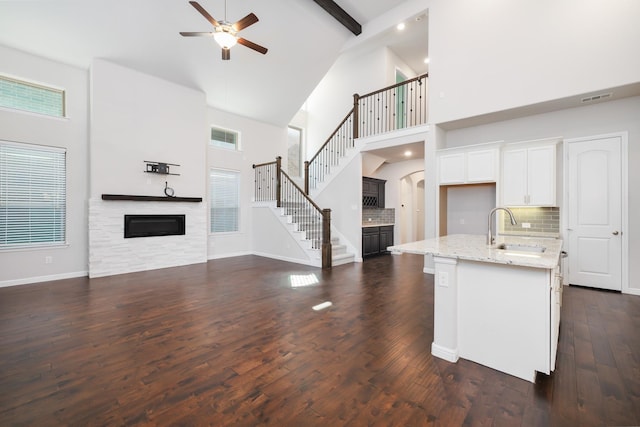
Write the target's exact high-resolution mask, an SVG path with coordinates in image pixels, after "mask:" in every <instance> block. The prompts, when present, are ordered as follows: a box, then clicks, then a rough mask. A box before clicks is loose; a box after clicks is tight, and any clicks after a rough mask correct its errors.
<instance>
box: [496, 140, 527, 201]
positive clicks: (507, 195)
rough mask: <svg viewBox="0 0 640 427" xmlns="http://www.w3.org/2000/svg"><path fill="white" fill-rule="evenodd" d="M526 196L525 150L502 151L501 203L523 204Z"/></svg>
mask: <svg viewBox="0 0 640 427" xmlns="http://www.w3.org/2000/svg"><path fill="white" fill-rule="evenodd" d="M526 196H527V150H526V149H521V150H505V151H504V152H503V153H502V204H503V205H506V206H524V205H526Z"/></svg>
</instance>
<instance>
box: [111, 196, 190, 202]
mask: <svg viewBox="0 0 640 427" xmlns="http://www.w3.org/2000/svg"><path fill="white" fill-rule="evenodd" d="M102 200H128V201H133V202H192V203H198V202H201V201H202V197H166V196H134V195H130V194H103V195H102Z"/></svg>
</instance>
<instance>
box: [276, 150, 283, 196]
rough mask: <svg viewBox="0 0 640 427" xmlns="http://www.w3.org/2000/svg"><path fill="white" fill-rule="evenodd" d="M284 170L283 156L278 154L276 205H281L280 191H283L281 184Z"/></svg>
mask: <svg viewBox="0 0 640 427" xmlns="http://www.w3.org/2000/svg"><path fill="white" fill-rule="evenodd" d="M281 170H282V157H281V156H278V157H276V206H277V207H280V206H281V203H280V191H281V188H282V187H281V184H280V171H281Z"/></svg>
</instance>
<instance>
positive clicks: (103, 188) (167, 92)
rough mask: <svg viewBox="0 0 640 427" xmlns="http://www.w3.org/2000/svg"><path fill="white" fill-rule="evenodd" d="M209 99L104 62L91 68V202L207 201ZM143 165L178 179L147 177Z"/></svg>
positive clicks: (194, 92) (159, 176) (201, 93)
mask: <svg viewBox="0 0 640 427" xmlns="http://www.w3.org/2000/svg"><path fill="white" fill-rule="evenodd" d="M205 114H206V100H205V94H204V93H203V92H200V91H196V90H194V89H190V88H187V87H184V86H179V85H176V84H174V83H170V82H168V81H165V80H162V79H159V78H157V77H154V76H150V75H148V74H143V73H140V72H138V71H135V70H132V69H128V68H125V67H122V66H120V65H117V64H114V63H112V62H108V61H105V60H101V59H96V60H94V62H93V64H92V66H91V197H92V198H94V197H98V198H99V197H100V196H101V194H103V193H111V194H142V195H150V196H164V186H165V181H168V182H169V185H170V186H171V187H173V189H174V190H175V193H176V196H184V197H204V193H205V189H206V186H205V181H204V180H203V179H202V177H203V176H204V171H205V168H206V144H207V142H208V133H207V124H206V115H205ZM144 160H151V161H157V162H167V163H175V164H179V165H180V167H173V166H172V167H171V171H172V172H176V173H179V174H180V176H166V175H153V174H147V173H143V171H144V170H145V164H144Z"/></svg>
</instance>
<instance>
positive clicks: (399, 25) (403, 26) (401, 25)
mask: <svg viewBox="0 0 640 427" xmlns="http://www.w3.org/2000/svg"><path fill="white" fill-rule="evenodd" d="M396 28H397V29H398V31H402V30H404V28H405V25H404V22H401V23H399V24H398V25H397V26H396Z"/></svg>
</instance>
